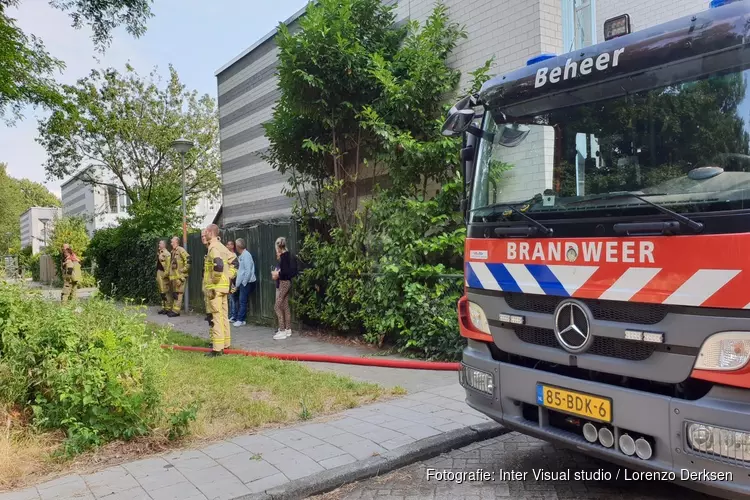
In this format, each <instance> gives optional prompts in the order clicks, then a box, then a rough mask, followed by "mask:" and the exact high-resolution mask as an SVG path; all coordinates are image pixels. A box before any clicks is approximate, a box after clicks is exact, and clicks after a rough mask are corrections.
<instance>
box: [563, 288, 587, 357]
mask: <svg viewBox="0 0 750 500" xmlns="http://www.w3.org/2000/svg"><path fill="white" fill-rule="evenodd" d="M555 337H557V341H558V342H559V343H560V345H561V346H563V348H564V349H565V350H567V351H569V352H573V353H579V352H583V351H585V350H586V349H587V348H588V347H589V345H590V344H591V341H592V340H593V337H592V336H591V329H590V327H589V317H588V314H586V311H585V310H584V308H583V306H581V305H580V304H579V303H578V302H575V301H572V300H566V301H563V302H561V303H560V305H559V306H557V312H555Z"/></svg>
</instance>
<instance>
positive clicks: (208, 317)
mask: <svg viewBox="0 0 750 500" xmlns="http://www.w3.org/2000/svg"><path fill="white" fill-rule="evenodd" d="M201 243H203V246H204V247H206V252H208V238H207V237H206V230H205V229H204V230H202V231H201ZM207 260H208V253H206V255H205V256H203V268H204V269H205V268H206V261H207ZM201 292H202V293H203V304H204V305H205V306H206V321H208V322H210V321H211V313H210V312H209V311H208V296H207V295H206V280H201Z"/></svg>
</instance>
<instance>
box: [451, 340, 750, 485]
mask: <svg viewBox="0 0 750 500" xmlns="http://www.w3.org/2000/svg"><path fill="white" fill-rule="evenodd" d="M463 363H464V364H465V365H467V366H469V367H471V368H475V369H477V370H482V371H484V372H487V373H490V374H492V376H493V380H494V383H493V385H494V388H493V391H492V392H493V394H492V395H489V394H485V393H482V392H479V391H476V390H474V389H472V388H470V387H468V386H467V385H466V384H464V388H465V389H466V402H467V403H468V404H469V406H471V407H472V408H474V409H476V410H478V411H480V412H482V413H484V414H485V415H487V416H489V417H490V418H492V419H494V420H496V421H497V422H500V423H501V424H503V425H504V426H506V427H508V428H510V429H513V430H517V431H519V432H522V433H524V434H528V435H532V436H536V437H539V438H541V439H545V440H547V441H552V442H556V443H559V444H562V445H566V446H569V447H572V448H575V449H578V450H580V451H582V452H584V453H586V454H588V455H592V456H595V457H598V458H602V459H604V460H608V461H611V462H616V463H619V464H621V465H624V466H627V467H629V468H633V469H641V470H643V469H645V470H655V471H659V472H665V473H674V475H675V476H674V478H676V480H675V482H677V483H679V484H680V485H682V486H686V487H688V488H692V489H696V490H700V491H704V492H706V493H710V494H712V495H717V496H721V497H724V498H729V499H734V498H750V463H748V464H747V465H745V464H738V463H736V462H734V461H730V460H723V459H720V458H719V457H716V458H714V457H707V456H706V455H702V454H700V453H697V452H694V451H692V450H691V449H690V447H689V445H688V443H687V438H686V436H685V431H684V429H685V421H693V422H700V423H704V424H708V425H716V426H722V427H727V428H731V429H736V430H740V431H746V432H750V391H747V390H742V389H733V388H728V387H722V386H715V387H714V388H713V389H711V391H710V392H709V393H708V394H707V395H706V396H704V397H703V398H701V399H699V400H696V401H687V400H682V399H676V398H672V397H666V396H661V395H658V394H651V393H648V392H641V391H635V390H632V389H626V388H622V387H617V386H613V385H608V384H602V383H598V382H592V381H587V380H579V379H576V378H570V377H565V376H560V375H556V374H552V373H547V372H544V371H540V370H534V369H530V368H525V367H521V366H516V365H512V364H509V363H503V362H499V361H496V360H495V359H493V358H492V355H491V353H490V350H489V348H488V346H487V345H486V344H483V343H480V342H475V341H470V342H469V346H468V347H467V348H466V349H465V350H464V354H463ZM462 383H463V382H462ZM537 383H546V384H550V385H555V386H559V387H564V388H566V389H571V390H574V391H580V392H583V393H589V394H594V395H598V396H603V397H609V398H611V399H612V425H613V426H614V427H615V435H616V436H617V435H618V434H619V431H620V430H621V429H622V430H627V431H630V432H634V433H641V434H645V435H647V436H651V437H652V438H653V440H654V446H653V456H652V457H651V459H649V460H641V459H640V458H638V457H637V456H635V455H634V456H627V455H625V454H623V453H622V452H620V451H619V447H618V445H617V444H615V446H614V447H613V448H605V447H603V446H601V445H599V444H598V443H589V442H588V441H586V440H585V439H584V438H583V437H582V436H581V435H580V434H576V433H574V432H570V431H567V430H563V429H560V428H557V427H553V426H551V425H549V420H548V418H547V410H545V409H539V419H538V422H535V421H532V420H529V419H527V418H525V417H524V414H523V406H524V404H523V403H526V405H533V406H534V407H536V408H538V407H537V402H536V386H537ZM616 442H617V439H615V443H616ZM686 471H687V472H686ZM704 471H705V472H708V473H731V481H729V480H727V481H690V480H681V477H686V476H685V474H687V473H688V472H693V473H702V472H704ZM665 476H666V474H665ZM669 477H670V479H672V477H671V475H669ZM693 477H706V476H693Z"/></svg>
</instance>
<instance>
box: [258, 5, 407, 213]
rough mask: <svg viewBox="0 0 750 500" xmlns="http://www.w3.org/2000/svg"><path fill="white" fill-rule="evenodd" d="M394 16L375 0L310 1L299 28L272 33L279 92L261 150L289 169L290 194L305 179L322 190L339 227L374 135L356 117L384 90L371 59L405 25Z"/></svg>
mask: <svg viewBox="0 0 750 500" xmlns="http://www.w3.org/2000/svg"><path fill="white" fill-rule="evenodd" d="M394 20H395V12H394V7H393V6H386V5H384V4H383V3H382V2H380V0H343V1H342V0H320V1H319V2H315V3H310V4H309V6H308V8H307V12H306V14H305V16H303V17H302V18H300V21H299V25H300V30H299V31H296V32H295V33H292V32H290V31H289V29H288V28H287V27H286V26H285V25H284V24H281V25H280V26H279V31H278V34H277V35H276V43H277V44H278V46H279V65H278V68H277V71H278V75H279V87H280V89H281V97H280V98H279V101H278V103H277V105H276V107H275V108H274V114H273V120H272V121H271V122H269V123H268V124H267V125H265V127H266V135H267V136H268V138H269V140H270V143H271V145H270V148H269V150H270V151H269V154H268V155H267V158H268V160H269V161H270V162H271V164H272V165H273V166H274V168H276V169H277V170H279V171H280V172H282V173H286V172H289V173H291V174H292V175H291V180H290V184H291V194H293V195H298V194H301V193H303V192H304V191H305V185H306V184H307V181H310V182H312V183H313V184H314V187H315V189H316V191H317V192H316V193H315V194H316V195H317V197H319V196H320V195H323V194H326V195H328V196H329V197H330V199H331V201H330V203H331V206H332V208H333V212H334V214H335V217H336V220H337V222H338V224H339V225H340V226H341V227H346V226H347V225H348V224H349V223H350V222H351V217H352V212H353V205H352V203H351V200H350V199H349V197H348V192H349V190H350V189H356V188H355V187H354V186H355V185H356V181H357V177H358V171H359V167H360V164H361V163H362V162H363V161H366V159H367V158H369V157H371V156H372V154H371V148H372V147H373V145H374V144H373V140H372V139H373V138H372V136H371V134H369V133H368V132H367V130H365V129H364V128H363V127H362V125H361V123H360V121H361V119H360V117H359V114H360V113H361V112H362V110H363V109H364V107H365V106H367V105H369V104H371V103H372V102H374V101H375V100H377V99H378V97H379V95H380V94H381V92H382V91H381V88H380V84H379V83H378V82H377V80H376V79H375V78H374V77H373V75H372V73H371V69H372V64H373V63H372V59H373V57H374V56H375V55H380V56H381V57H383V58H386V59H391V58H392V57H393V55H394V54H395V53H396V52H397V51H398V47H399V46H400V43H401V41H402V40H403V38H404V35H405V33H406V32H405V30H404V29H395V28H393V22H394ZM331 185H334V186H335V187H333V188H332V189H330V188H329V189H324V188H325V186H331ZM307 199H308V197H307V196H306V195H303V196H301V197H300V201H302V202H303V203H304V202H305V201H306V200H307ZM305 208H306V210H310V209H311V207H305Z"/></svg>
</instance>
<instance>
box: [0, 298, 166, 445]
mask: <svg viewBox="0 0 750 500" xmlns="http://www.w3.org/2000/svg"><path fill="white" fill-rule="evenodd" d="M161 341H162V339H161V335H160V334H157V335H154V334H153V333H152V332H151V331H147V329H146V326H145V324H144V321H143V318H142V316H141V315H139V314H136V313H134V312H127V311H122V310H119V309H118V308H117V307H116V306H115V305H114V304H112V303H110V302H108V301H106V300H102V299H99V298H92V299H91V300H88V301H85V302H77V303H72V304H69V305H65V306H60V305H59V304H53V303H50V302H47V301H45V300H43V299H42V297H41V296H40V295H38V294H35V293H34V292H31V291H29V290H27V289H25V288H23V287H20V286H18V285H8V284H3V283H0V352H1V356H0V402H2V403H4V404H6V405H19V406H21V407H24V408H30V409H31V412H32V415H33V423H34V424H35V425H36V426H38V427H40V428H43V429H63V430H64V431H65V432H66V435H67V440H66V447H65V450H66V451H67V452H68V453H75V452H79V451H82V450H84V449H86V448H89V447H91V446H97V445H100V444H102V443H104V442H107V441H109V440H113V439H126V440H127V439H131V438H133V437H136V436H141V435H145V434H147V433H149V432H150V430H151V429H152V428H153V426H154V425H155V423H156V422H157V420H158V419H159V418H160V416H161V415H160V414H159V412H160V409H159V403H160V394H159V391H158V387H159V386H160V383H161V381H162V375H163V369H164V366H165V362H166V360H165V356H166V354H165V353H164V352H163V350H162V349H160V347H159V346H160V344H161Z"/></svg>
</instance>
